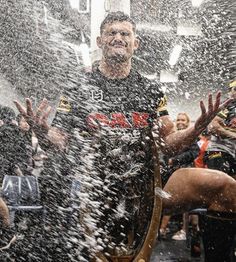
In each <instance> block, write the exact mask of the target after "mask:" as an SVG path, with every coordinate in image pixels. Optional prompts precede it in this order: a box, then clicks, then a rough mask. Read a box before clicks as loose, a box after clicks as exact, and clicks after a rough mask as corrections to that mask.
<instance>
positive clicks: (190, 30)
mask: <svg viewBox="0 0 236 262" xmlns="http://www.w3.org/2000/svg"><path fill="white" fill-rule="evenodd" d="M177 35H183V36H189V35H192V36H202V28H201V25H194V24H191V22H190V21H188V22H186V23H184V24H178V25H177Z"/></svg>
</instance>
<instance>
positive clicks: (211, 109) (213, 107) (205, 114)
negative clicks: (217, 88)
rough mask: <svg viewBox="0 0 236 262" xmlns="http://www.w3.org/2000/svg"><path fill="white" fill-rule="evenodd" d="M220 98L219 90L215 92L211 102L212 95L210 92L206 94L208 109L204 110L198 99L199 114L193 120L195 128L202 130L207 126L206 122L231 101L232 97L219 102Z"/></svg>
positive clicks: (201, 102)
mask: <svg viewBox="0 0 236 262" xmlns="http://www.w3.org/2000/svg"><path fill="white" fill-rule="evenodd" d="M220 99H221V92H218V93H217V95H216V101H215V103H213V98H212V95H211V94H210V95H209V96H208V111H207V110H206V107H205V105H204V103H203V101H200V108H201V115H200V117H199V118H198V119H197V120H196V122H195V125H194V128H195V130H197V131H203V130H204V129H205V128H206V127H207V126H208V124H209V123H210V122H211V121H212V120H213V118H214V117H215V116H216V115H217V113H218V112H219V111H220V110H222V109H223V108H224V107H226V106H227V105H228V104H229V103H230V102H231V101H232V99H228V100H226V101H225V102H224V103H222V104H220Z"/></svg>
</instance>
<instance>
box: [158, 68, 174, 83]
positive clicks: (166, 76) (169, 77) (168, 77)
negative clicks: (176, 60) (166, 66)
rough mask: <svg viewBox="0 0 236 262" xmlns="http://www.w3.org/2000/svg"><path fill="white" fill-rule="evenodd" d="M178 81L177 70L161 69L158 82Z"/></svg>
mask: <svg viewBox="0 0 236 262" xmlns="http://www.w3.org/2000/svg"><path fill="white" fill-rule="evenodd" d="M178 81H179V75H178V72H174V71H169V70H161V73H160V82H161V83H176V82H178Z"/></svg>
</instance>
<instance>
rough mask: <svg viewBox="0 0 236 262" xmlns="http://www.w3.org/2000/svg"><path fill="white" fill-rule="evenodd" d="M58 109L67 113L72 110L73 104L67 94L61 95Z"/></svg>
mask: <svg viewBox="0 0 236 262" xmlns="http://www.w3.org/2000/svg"><path fill="white" fill-rule="evenodd" d="M57 110H58V111H60V112H66V113H69V112H70V111H71V105H70V103H69V101H68V99H67V98H66V97H65V96H62V97H61V99H60V102H59V106H58V108H57Z"/></svg>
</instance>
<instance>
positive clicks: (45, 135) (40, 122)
mask: <svg viewBox="0 0 236 262" xmlns="http://www.w3.org/2000/svg"><path fill="white" fill-rule="evenodd" d="M14 103H15V105H16V107H17V109H18V111H19V112H20V113H21V114H22V115H23V117H24V118H25V120H26V121H27V123H28V124H29V125H30V127H31V129H32V130H33V131H34V133H35V134H36V136H37V138H38V139H39V141H40V146H42V148H43V149H45V148H44V147H47V148H48V147H49V146H52V147H57V148H59V149H60V150H65V149H66V147H67V141H68V135H67V134H66V133H65V132H63V131H62V130H59V129H58V128H56V127H50V126H49V124H48V117H49V115H50V113H51V106H49V105H48V101H47V99H43V100H42V102H41V103H40V105H39V106H38V108H37V109H36V110H35V111H34V110H33V106H32V102H31V100H30V99H29V98H26V107H24V106H22V105H21V104H20V103H19V102H18V101H14Z"/></svg>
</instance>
